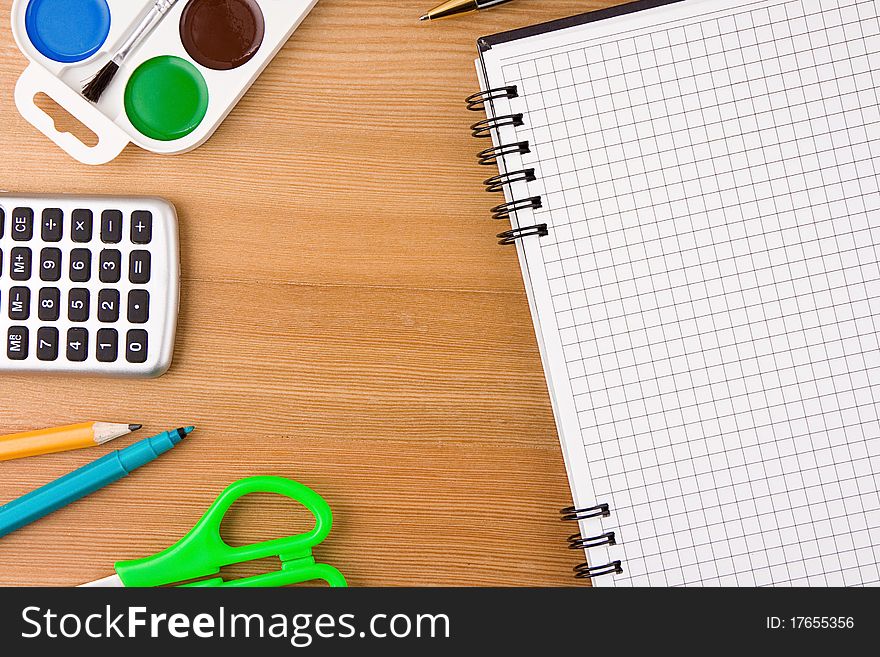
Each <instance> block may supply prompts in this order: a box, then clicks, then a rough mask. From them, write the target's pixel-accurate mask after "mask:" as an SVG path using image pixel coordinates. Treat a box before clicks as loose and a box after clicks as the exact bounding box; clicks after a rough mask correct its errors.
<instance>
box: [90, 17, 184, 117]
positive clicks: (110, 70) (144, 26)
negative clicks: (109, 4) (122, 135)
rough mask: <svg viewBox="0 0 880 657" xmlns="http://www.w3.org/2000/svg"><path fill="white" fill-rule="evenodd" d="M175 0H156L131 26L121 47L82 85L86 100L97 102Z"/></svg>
mask: <svg viewBox="0 0 880 657" xmlns="http://www.w3.org/2000/svg"><path fill="white" fill-rule="evenodd" d="M176 2H177V0H156V2H155V4H153V6H152V7H150V10H149V11H148V12H147V13H146V14H145V15H144V17H143V18H142V19H141V21H140V22H139V23H138V24H137V25H135V26H134V28H132V30H131V32H129V34H128V36H127V37H126V38H125V41H124V42H123V43H122V47H120V48H119V50H117V51H116V54H115V55H113V59H111V60H110V61H109V62H107V63H106V64H105V65H104V67H103V68H102V69H101V70H100V71H98V72H97V73H96V74H95V77H93V78H92V79H91V80H90V81H89V83H88V84H86V86H85V87H83V96H85V97H86V99H87V100H89V101H91V102H93V103H97V102H98V100H99V99H100V98H101V95H102V94H103V93H104V91H106V89H107V87H109V86H110V83H111V82H112V81H113V78H114V77H116V74H117V73H118V72H119V67H120V66H122V63H123V62H124V61H125V60H126V58H127V57H128V56H129V55H130V54H131V53H132V52H133V51H134V49H135V48H137V46H139V45H140V44H141V43H142V42H143V40H144V39H146V38H147V36H149V34H150V32H152V31H153V29H154V28H155V27H156V26H157V25H158V24H159V22H160V21H161V20H162V18H163V17H164V16H165V14H167V13H168V11H169V10H170V9H171V8H172V7H173V6H174V5H175V3H176Z"/></svg>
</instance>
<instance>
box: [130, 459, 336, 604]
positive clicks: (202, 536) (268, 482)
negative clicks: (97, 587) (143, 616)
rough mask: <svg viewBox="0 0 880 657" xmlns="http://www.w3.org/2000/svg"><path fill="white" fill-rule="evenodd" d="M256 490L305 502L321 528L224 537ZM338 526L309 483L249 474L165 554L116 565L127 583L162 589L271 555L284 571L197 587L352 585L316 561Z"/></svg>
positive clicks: (215, 502) (213, 582)
mask: <svg viewBox="0 0 880 657" xmlns="http://www.w3.org/2000/svg"><path fill="white" fill-rule="evenodd" d="M251 493H277V494H278V495H283V496H285V497H289V498H290V499H292V500H294V501H296V502H299V503H301V504H302V505H304V506H305V507H306V508H307V509H308V510H309V511H310V512H311V513H312V515H313V516H314V517H315V526H314V527H313V528H312V529H311V531H308V532H306V533H304V534H299V535H298V536H289V537H287V538H278V539H274V540H271V541H265V542H263V543H254V544H252V545H242V546H238V547H233V546H231V545H229V544H227V543H226V542H225V541H224V540H223V539H222V538H221V536H220V524H221V523H222V522H223V518H224V516H225V515H226V513H227V512H228V511H229V508H230V507H231V506H232V505H233V504H234V503H235V502H236V501H238V500H239V499H241V498H242V497H244V496H245V495H250V494H251ZM332 524H333V514H332V512H331V511H330V506H329V505H328V504H327V502H325V501H324V498H322V497H321V496H320V495H318V494H317V493H316V492H315V491H313V490H312V489H311V488H309V487H308V486H304V485H303V484H300V483H298V482H295V481H292V480H290V479H285V478H283V477H267V476H261V477H249V478H247V479H242V480H240V481H236V482H235V483H233V484H231V485H230V486H229V487H228V488H226V490H224V491H223V492H222V493H220V495H219V497H218V498H217V499H216V500H215V501H214V503H213V504H212V505H211V507H210V508H209V509H208V510H207V511H206V512H205V515H203V516H202V518H201V519H200V520H199V521H198V522H197V523H196V525H195V527H193V528H192V530H191V531H190V532H189V533H188V534H187V535H186V536H184V537H183V538H182V539H181V540H180V541H178V542H177V543H176V544H175V545H173V546H171V547H170V548H168V549H167V550H163V551H162V552H160V553H159V554H156V555H154V556H152V557H146V558H144V559H137V560H134V561H121V562H119V563H117V564H116V573H117V574H118V575H119V578H120V579H121V580H122V582H123V583H124V584H125V585H126V586H136V587H156V586H166V585H169V584H180V583H183V582H188V581H191V580H197V579H200V578H205V577H210V576H212V575H217V574H219V572H220V569H221V568H222V567H223V566H229V565H231V564H237V563H244V562H246V561H253V560H256V559H264V558H266V557H275V556H277V557H279V558H280V559H281V566H282V567H281V570H280V571H277V572H275V573H266V574H264V575H258V576H256V577H249V578H246V579H244V580H238V583H236V582H224V581H223V580H222V579H220V578H213V579H209V580H204V581H201V582H194V583H193V585H194V586H284V585H287V584H296V583H299V582H304V581H309V580H313V579H322V580H324V581H326V582H327V583H328V584H329V585H330V586H346V583H345V578H344V577H343V576H342V574H341V573H340V572H339V571H338V570H336V569H335V568H333V567H332V566H328V565H326V564H316V563H315V559H314V557H313V556H312V548H313V547H315V546H316V545H318V544H319V543H320V542H321V541H323V540H324V539H325V538H326V537H327V534H329V533H330V528H331V526H332Z"/></svg>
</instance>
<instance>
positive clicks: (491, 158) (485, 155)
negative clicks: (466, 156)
mask: <svg viewBox="0 0 880 657" xmlns="http://www.w3.org/2000/svg"><path fill="white" fill-rule="evenodd" d="M531 152H532V149H531V148H529V142H527V141H520V142H517V143H515V144H504V145H503V146H493V147H492V148H487V149H486V150H484V151H480V152H479V153H478V154H477V161H478V162H479V163H480V164H481V165H483V166H492V165H493V164H498V158H501V157H504V156H505V155H525V154H526V153H531Z"/></svg>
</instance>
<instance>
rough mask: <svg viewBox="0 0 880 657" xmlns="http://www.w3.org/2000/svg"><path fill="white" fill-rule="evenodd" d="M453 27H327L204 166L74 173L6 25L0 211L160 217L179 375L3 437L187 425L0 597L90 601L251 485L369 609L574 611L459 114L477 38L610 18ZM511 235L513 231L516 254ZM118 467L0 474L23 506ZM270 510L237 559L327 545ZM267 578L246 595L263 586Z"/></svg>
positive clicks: (132, 150) (291, 53) (42, 525)
mask: <svg viewBox="0 0 880 657" xmlns="http://www.w3.org/2000/svg"><path fill="white" fill-rule="evenodd" d="M431 4H432V0H321V1H320V2H319V3H318V5H317V7H316V8H315V9H314V10H313V12H312V13H311V15H310V16H309V17H308V18H307V19H306V20H305V22H304V23H303V25H302V27H301V28H300V29H299V30H298V31H297V32H296V33H295V35H294V37H293V38H292V39H291V40H290V42H289V43H288V44H287V45H286V46H285V47H284V49H283V50H282V51H281V52H280V54H279V55H278V56H277V58H276V59H275V60H274V61H273V62H272V63H271V64H270V66H269V67H268V68H267V69H266V71H265V72H264V73H263V75H262V76H261V77H260V79H258V80H257V82H256V84H254V86H253V87H252V88H251V90H250V91H249V92H248V94H247V95H246V96H245V97H244V99H243V100H242V101H241V102H240V103H239V105H238V107H237V108H236V109H235V110H234V111H233V112H232V114H231V115H230V116H229V117H228V118H227V119H226V121H225V123H224V124H223V125H222V126H221V127H220V129H219V130H218V131H217V132H216V133H215V135H214V136H213V137H212V138H211V140H210V141H208V142H207V143H206V144H205V145H204V146H202V147H201V148H199V149H198V150H196V151H194V152H191V153H188V154H185V155H179V156H159V155H153V154H150V153H147V152H145V151H142V150H140V149H138V148H137V147H133V146H130V147H129V148H128V149H127V150H126V151H125V152H124V153H123V154H122V156H120V157H119V158H118V159H117V160H115V161H114V162H113V163H111V164H107V165H104V166H101V167H97V168H95V167H88V166H84V165H80V164H77V163H75V162H74V161H73V160H72V159H70V158H69V157H68V156H67V155H65V154H64V153H62V152H61V151H60V150H59V149H57V148H56V147H55V146H54V144H52V143H51V142H49V141H48V140H47V139H45V138H44V137H43V136H42V135H40V134H39V133H37V131H36V130H34V129H33V128H31V126H30V125H28V124H27V123H26V122H25V121H24V120H23V119H22V118H21V117H20V116H19V115H18V112H17V111H16V109H15V106H14V104H13V101H12V90H13V86H14V83H15V79H16V77H17V75H18V74H19V72H20V71H21V70H22V69H23V68H24V66H25V60H24V57H23V56H22V55H21V54H20V53H19V51H18V50H17V48H16V46H15V44H14V42H13V39H12V35H11V33H10V30H9V10H10V5H11V0H0V8H2V11H0V26H2V27H0V29H2V32H3V37H2V39H0V55H2V57H0V96H2V99H3V102H2V103H0V126H2V128H0V135H2V136H0V144H2V152H3V165H2V169H3V171H2V176H0V187H3V188H5V189H9V190H13V191H16V192H35V193H53V192H68V193H90V194H91V193H102V194H127V195H131V194H149V195H160V196H164V197H166V198H168V199H169V200H171V201H172V202H173V203H174V204H175V205H176V206H177V208H178V212H179V215H180V237H181V251H182V282H181V308H180V310H181V315H180V323H179V330H178V339H177V346H176V351H175V362H174V365H173V366H172V368H171V370H170V372H169V373H168V374H166V375H165V376H163V377H161V378H159V379H156V380H130V381H116V380H106V379H78V378H71V377H60V376H54V377H45V376H5V375H4V376H3V377H2V379H0V433H12V432H16V431H24V430H28V429H34V428H39V427H47V426H55V425H61V424H66V423H72V422H79V421H85V420H107V421H125V422H127V421H132V422H142V423H143V424H144V429H143V430H142V431H141V432H140V434H135V435H134V436H129V437H126V438H123V439H121V440H120V441H118V443H119V444H117V445H116V447H117V448H118V447H120V446H122V445H125V444H129V443H130V442H132V441H133V440H134V439H135V437H136V436H139V437H145V436H147V435H152V434H154V433H158V432H159V431H164V430H166V429H169V428H172V427H176V426H179V425H184V424H195V425H197V426H198V430H197V431H196V433H194V434H193V435H192V436H190V438H189V439H188V441H187V443H186V444H185V445H182V446H181V447H180V448H178V449H176V450H175V451H174V452H173V453H171V454H169V455H167V456H165V457H163V458H162V459H160V460H159V461H157V462H155V463H153V464H150V465H149V466H147V467H145V468H143V469H142V470H139V471H138V472H137V473H135V474H134V475H133V476H131V477H130V478H128V479H127V480H126V481H123V482H120V483H117V484H115V485H113V486H111V487H109V488H107V489H104V490H103V491H100V492H99V493H97V494H95V495H92V496H90V497H89V498H87V499H86V500H84V501H81V502H79V503H77V504H75V505H73V506H71V507H68V508H67V509H65V510H63V511H60V512H57V513H55V514H53V515H52V516H50V517H48V518H46V519H44V520H41V521H39V522H37V523H35V524H33V525H31V526H29V527H26V528H24V529H22V530H19V531H17V532H15V533H14V534H12V535H10V536H8V537H6V538H3V539H2V542H0V585H72V584H79V583H81V582H85V581H89V580H92V579H95V578H98V577H102V576H105V575H108V574H111V572H112V563H113V562H114V561H115V560H119V559H130V558H135V557H140V556H146V555H149V554H153V553H155V552H156V551H158V550H160V549H161V548H163V547H166V546H168V545H170V544H172V543H173V542H175V541H176V540H177V539H178V538H179V537H180V536H181V535H182V534H183V533H185V532H186V531H187V530H188V529H189V528H190V527H191V526H192V524H193V523H194V522H195V521H196V520H197V519H198V517H199V516H200V515H201V513H202V512H203V511H204V510H205V509H206V508H207V506H208V505H209V504H210V503H211V501H212V500H213V499H214V497H215V496H216V495H217V494H218V493H219V492H220V490H222V489H223V488H224V487H225V486H226V485H227V484H229V483H230V482H232V481H234V480H236V479H239V478H241V477H245V476H249V475H255V474H275V475H282V476H286V477H291V478H293V479H296V480H298V481H301V482H303V483H305V484H307V485H309V486H311V487H313V488H314V489H316V490H317V491H318V492H319V493H320V494H321V495H323V496H324V497H325V498H326V499H327V501H328V502H329V503H330V505H331V506H332V508H333V511H334V517H335V524H334V527H333V531H332V533H331V534H330V537H329V538H328V539H327V540H326V541H325V542H324V543H323V544H322V545H321V546H320V547H319V548H318V549H317V551H316V552H317V556H318V557H319V559H320V560H322V561H325V562H327V563H331V564H333V565H335V566H337V567H338V568H339V569H340V570H342V571H343V573H345V575H346V576H347V577H348V579H349V581H350V583H351V584H352V585H355V586H385V585H392V586H393V585H420V586H421V585H427V586H433V585H442V586H446V585H502V586H506V585H551V586H554V585H573V584H575V580H574V579H573V578H572V572H571V568H572V566H574V565H575V564H576V563H578V561H580V560H581V559H580V557H581V556H582V554H577V553H573V552H571V551H570V550H568V549H566V542H565V539H566V536H567V535H568V534H569V533H571V532H572V528H571V527H569V526H566V525H567V524H570V523H562V522H560V521H559V519H558V509H559V508H560V507H563V506H566V505H568V504H570V503H571V498H570V493H569V489H568V484H567V481H566V477H565V470H564V467H563V462H562V456H561V452H560V448H559V443H558V440H557V437H556V430H555V426H554V423H553V417H552V413H551V408H550V402H549V397H548V394H547V388H546V385H545V382H544V376H543V373H542V369H541V362H540V358H539V354H538V348H537V346H536V342H535V337H534V331H533V328H532V324H531V320H530V317H529V311H528V304H527V301H526V297H525V293H524V290H523V284H522V280H521V277H520V275H519V269H518V263H517V258H516V253H515V251H514V249H512V248H505V247H500V246H498V245H497V244H496V243H495V239H494V234H495V233H496V232H498V231H499V226H500V224H497V223H494V222H492V221H491V220H490V219H489V217H488V208H489V207H490V205H491V204H492V202H493V200H494V199H493V198H491V197H489V196H488V195H487V194H485V193H484V192H483V191H482V186H481V184H480V183H481V180H482V179H483V178H485V177H487V172H488V168H485V167H479V166H477V164H476V160H475V159H474V153H475V152H476V150H477V149H478V147H479V146H480V145H479V144H477V143H475V142H474V140H473V139H471V138H470V136H469V131H468V125H469V124H470V123H471V122H473V121H475V120H478V119H479V118H480V117H479V116H478V115H477V114H475V113H471V112H467V111H465V109H464V106H463V102H462V101H463V99H464V97H465V96H467V95H468V94H469V93H471V92H472V91H474V90H475V87H476V86H477V85H476V79H475V72H474V64H473V60H474V56H475V52H476V50H475V41H476V39H477V37H479V36H481V35H484V34H490V33H493V32H498V31H502V30H506V29H511V28H515V27H521V26H525V25H528V24H531V23H535V22H539V21H543V20H550V19H553V18H559V17H562V16H567V15H571V14H575V13H579V12H581V11H587V10H590V9H596V8H599V7H601V6H603V5H607V4H613V3H611V2H607V1H601V0H599V1H585V0H518V1H517V2H514V3H512V4H511V5H509V6H505V7H501V8H498V9H495V10H491V11H485V12H481V13H480V14H477V15H470V16H466V17H462V18H460V19H454V20H449V21H445V22H437V23H433V24H425V23H419V22H417V20H416V19H417V18H418V16H419V15H420V14H421V13H422V12H423V10H425V9H428V8H429V5H431ZM502 229H503V228H502ZM106 451H108V450H107V448H98V449H93V450H86V451H80V452H75V453H69V454H61V455H52V456H46V457H41V458H35V459H26V460H22V461H12V462H6V463H0V500H8V499H11V498H13V497H16V496H18V495H21V494H22V493H24V492H26V491H28V490H30V489H32V488H34V487H36V486H38V485H41V484H43V483H45V482H47V481H49V480H51V479H54V478H56V477H58V476H60V475H61V474H63V473H65V472H68V471H69V470H71V469H73V468H75V467H78V466H80V465H82V464H84V463H86V462H88V461H90V460H93V459H95V458H97V457H98V456H100V455H102V454H103V453H106ZM307 519H308V516H307V514H306V512H305V511H304V510H301V509H300V510H297V509H296V508H295V507H294V506H293V505H290V504H284V503H283V502H281V501H280V500H275V499H272V498H271V497H270V498H267V499H262V498H259V497H255V498H254V499H252V500H244V501H242V502H241V503H240V504H239V505H236V506H235V507H234V508H233V513H232V514H231V516H230V517H229V521H228V523H227V524H226V526H224V532H225V536H226V538H227V540H229V541H230V542H232V543H241V542H247V541H250V540H254V539H268V538H273V537H275V536H280V535H286V534H287V533H289V532H298V531H302V530H304V529H305V528H306V524H307ZM266 567H269V568H272V567H274V566H272V565H271V564H270V565H266V564H250V565H248V566H244V567H240V568H236V569H232V570H231V571H230V574H231V575H232V576H240V575H246V574H253V573H255V572H258V571H259V569H260V568H266Z"/></svg>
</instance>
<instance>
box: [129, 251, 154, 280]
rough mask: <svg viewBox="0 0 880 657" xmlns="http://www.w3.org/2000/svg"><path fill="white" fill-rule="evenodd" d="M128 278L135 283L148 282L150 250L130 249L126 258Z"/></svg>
mask: <svg viewBox="0 0 880 657" xmlns="http://www.w3.org/2000/svg"><path fill="white" fill-rule="evenodd" d="M128 280H130V281H131V282H132V283H134V284H135V285H143V284H144V283H149V282H150V252H149V251H132V252H131V256H130V257H129V259H128Z"/></svg>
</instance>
